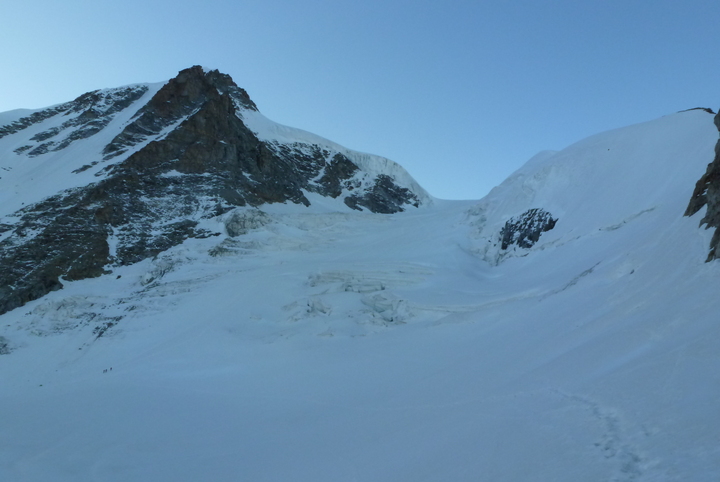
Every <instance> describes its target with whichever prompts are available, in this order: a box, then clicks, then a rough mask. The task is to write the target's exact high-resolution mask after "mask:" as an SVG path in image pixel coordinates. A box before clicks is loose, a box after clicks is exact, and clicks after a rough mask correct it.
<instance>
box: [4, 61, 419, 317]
mask: <svg viewBox="0 0 720 482" xmlns="http://www.w3.org/2000/svg"><path fill="white" fill-rule="evenodd" d="M147 91H148V87H147V86H141V87H137V88H126V89H125V90H116V91H95V92H91V93H88V94H85V95H84V96H81V97H79V98H78V99H76V100H75V101H73V103H71V104H67V105H66V104H64V105H63V106H62V108H61V109H60V110H58V109H57V108H53V109H50V110H47V112H45V113H43V114H37V113H36V114H33V115H31V116H30V117H29V118H28V119H29V120H23V119H21V121H19V122H18V123H16V124H17V125H11V126H4V127H2V126H0V135H6V136H12V135H16V134H17V135H21V134H20V131H21V130H23V129H24V128H26V127H27V125H31V124H41V125H43V124H42V123H43V122H45V121H48V122H54V121H51V120H50V118H51V117H54V116H56V115H58V114H60V113H62V112H73V113H74V115H75V116H76V117H73V119H80V120H78V121H73V122H76V124H73V125H75V126H76V127H77V126H80V127H79V128H78V129H76V130H75V131H73V132H77V134H73V135H70V136H67V137H66V140H67V139H70V142H72V141H78V142H82V140H83V139H85V138H86V137H88V136H90V135H96V134H98V133H99V132H100V131H101V130H103V129H104V128H105V127H106V126H108V125H110V123H111V122H112V121H113V119H114V117H115V115H116V114H118V113H119V112H121V111H124V109H129V108H130V106H131V105H132V106H133V107H132V108H133V109H137V110H136V111H135V112H134V113H132V114H131V113H130V112H129V111H128V112H126V114H124V119H125V120H123V121H122V122H121V121H118V122H115V123H114V124H113V126H114V127H113V130H110V129H108V131H106V132H118V131H120V132H119V133H118V134H117V135H115V136H114V137H112V138H110V135H108V134H104V135H106V136H107V140H106V141H104V142H106V143H105V144H100V145H101V146H102V145H104V148H101V152H97V151H95V152H96V154H88V152H93V151H91V150H87V149H81V150H78V151H74V152H78V153H81V155H82V156H83V160H82V162H84V163H85V165H83V166H82V167H81V168H79V169H74V170H72V172H73V173H77V174H79V173H81V172H83V171H85V170H87V169H90V168H92V167H93V166H96V165H98V164H100V163H104V164H105V167H104V168H102V169H100V170H98V171H97V172H96V173H95V176H97V177H96V179H97V181H96V182H92V183H90V184H87V185H85V186H81V187H75V188H72V189H65V190H60V191H59V192H57V193H56V194H55V195H53V196H50V197H48V198H46V199H44V200H42V201H41V202H38V203H35V204H31V205H26V206H25V207H24V208H23V209H21V210H19V211H17V212H15V213H11V214H10V215H9V216H7V218H6V219H12V222H9V223H5V222H4V223H0V264H1V265H2V266H3V267H4V269H3V270H2V271H1V272H0V314H2V313H4V312H6V311H8V310H11V309H13V308H16V307H18V306H21V305H23V304H24V303H26V302H28V301H31V300H34V299H37V298H39V297H41V296H43V295H45V294H46V293H48V292H49V291H52V290H56V289H60V288H61V287H62V280H63V279H66V280H79V279H84V278H88V277H95V276H100V275H102V274H104V273H108V272H110V271H111V270H112V268H113V266H120V265H127V264H132V263H136V262H139V261H142V260H143V259H146V258H148V257H153V256H157V255H158V254H160V253H162V252H163V251H165V250H167V249H169V248H171V247H173V246H175V245H178V244H180V243H182V242H183V241H184V240H186V239H188V238H207V237H212V236H223V235H227V234H228V233H223V232H221V231H220V230H218V231H208V230H207V229H202V228H200V227H199V226H200V222H201V221H202V220H204V219H209V218H214V217H218V216H223V215H224V214H225V213H228V212H229V211H232V210H234V209H236V208H238V207H242V206H248V205H249V206H254V207H258V206H261V205H263V204H266V203H283V202H292V203H296V204H303V205H305V206H309V205H310V201H309V200H308V198H307V197H306V195H305V194H306V193H307V192H311V193H315V194H319V195H322V196H325V197H328V198H334V199H338V201H340V202H341V203H343V204H344V205H345V206H347V207H350V208H352V209H356V210H363V209H366V210H369V211H372V212H375V213H395V212H398V211H402V210H404V209H406V208H408V207H418V206H419V205H420V203H421V197H419V196H418V193H416V192H414V191H413V190H412V189H413V188H414V186H415V184H414V181H413V184H408V183H407V182H405V183H404V184H403V181H398V179H396V177H395V176H394V172H399V171H400V170H401V168H399V166H396V165H393V166H394V167H391V168H390V169H389V170H388V168H387V166H388V165H390V164H392V163H391V161H387V160H383V162H382V163H379V164H378V166H376V168H374V167H373V166H370V168H369V169H368V166H367V165H364V168H361V167H360V166H359V165H358V164H356V163H355V162H353V161H352V160H351V159H350V158H349V157H348V155H351V156H352V154H351V151H347V150H344V149H343V148H340V147H339V146H337V145H335V144H332V143H331V142H329V141H327V142H326V143H325V144H322V140H320V138H317V139H318V141H317V142H315V141H312V142H308V141H307V140H299V141H287V140H267V139H265V140H261V139H260V138H258V136H257V135H256V133H255V132H253V131H252V130H251V129H250V128H249V127H248V126H247V125H246V124H245V122H244V120H243V112H244V113H248V112H250V113H254V114H257V115H260V114H259V113H257V107H256V106H255V104H254V103H253V101H252V100H251V99H250V97H249V96H248V95H247V93H246V92H245V91H244V90H243V89H241V88H240V87H238V86H237V85H236V84H235V82H234V81H233V80H232V79H231V78H230V76H228V75H226V74H222V73H220V72H218V71H217V70H212V71H205V70H204V69H202V68H201V67H198V66H195V67H191V68H189V69H185V70H183V71H181V72H180V73H178V75H177V76H176V77H175V78H173V79H171V80H170V81H168V82H167V83H166V84H164V85H163V86H162V87H160V88H159V90H157V91H155V93H154V95H153V96H152V97H151V98H150V99H149V100H143V102H144V104H143V105H141V106H139V107H138V102H136V101H138V99H140V98H141V97H142V96H143V95H144V94H145V93H146V92H147ZM113 92H114V93H113ZM127 119H129V120H127ZM268 122H271V121H268ZM52 125H53V126H55V127H51V128H48V130H47V132H49V133H50V134H49V135H48V136H47V137H45V138H43V139H41V137H43V136H40V137H38V136H37V135H36V136H35V137H34V138H33V139H35V142H41V141H42V142H46V145H45V148H43V149H44V150H43V149H40V150H38V151H37V152H38V155H39V156H52V155H53V152H54V151H53V150H55V149H60V148H65V147H67V146H68V145H69V144H67V143H65V142H57V143H55V142H56V141H54V140H53V139H50V138H51V137H53V136H57V135H59V133H60V132H61V131H62V129H60V130H58V131H57V132H56V130H54V129H56V126H57V123H56V122H55V123H54V124H52ZM63 126H65V123H64V124H62V125H61V126H60V127H62V128H65V127H63ZM36 138H37V139H36ZM38 139H39V140H38ZM48 139H49V140H48ZM108 140H109V142H108ZM47 142H52V144H47ZM31 147H32V146H31ZM33 149H37V146H36V147H34V148H33ZM40 151H42V152H40ZM13 155H27V153H24V151H21V152H19V153H18V152H15V154H13ZM69 157H72V156H64V157H63V159H67V158H69ZM45 159H47V158H45ZM74 162H77V160H76V161H74ZM402 172H404V171H402ZM406 177H407V178H409V176H406ZM30 188H31V187H30ZM417 189H420V188H419V187H418V188H417ZM216 224H217V225H218V226H222V223H216Z"/></svg>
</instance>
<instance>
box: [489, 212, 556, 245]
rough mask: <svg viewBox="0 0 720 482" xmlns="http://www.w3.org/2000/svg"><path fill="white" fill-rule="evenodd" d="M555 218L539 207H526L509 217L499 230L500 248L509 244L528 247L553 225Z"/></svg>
mask: <svg viewBox="0 0 720 482" xmlns="http://www.w3.org/2000/svg"><path fill="white" fill-rule="evenodd" d="M555 223H557V219H553V217H552V215H551V214H550V213H549V212H547V211H545V210H543V209H540V208H534V209H528V210H527V211H525V212H524V213H522V214H521V215H519V216H515V217H513V218H510V219H509V220H508V221H507V222H506V223H505V226H503V228H502V230H500V239H501V243H502V245H501V248H502V249H508V247H510V245H513V244H514V245H517V246H519V247H521V248H526V249H527V248H530V247H532V246H533V245H534V244H535V243H537V242H538V240H539V239H540V235H541V234H542V233H544V232H546V231H550V230H551V229H552V228H554V227H555Z"/></svg>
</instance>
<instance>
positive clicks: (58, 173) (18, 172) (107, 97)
mask: <svg viewBox="0 0 720 482" xmlns="http://www.w3.org/2000/svg"><path fill="white" fill-rule="evenodd" d="M163 85H164V83H156V84H136V85H130V86H126V87H119V88H115V89H104V90H98V91H94V92H89V93H87V94H84V95H82V96H80V97H78V98H77V99H75V100H74V101H72V102H67V103H65V104H59V105H56V106H52V107H48V108H45V109H36V110H25V109H21V110H15V111H11V112H6V113H3V114H0V216H7V215H9V214H11V213H14V212H15V211H17V210H18V209H20V208H22V207H23V206H27V205H30V204H34V203H37V202H39V201H41V200H42V199H44V198H46V197H49V196H52V195H54V194H57V193H58V192H61V191H64V190H67V189H71V188H75V187H80V186H86V185H87V184H89V183H91V182H96V181H98V180H99V179H101V178H103V177H104V175H103V171H102V170H103V169H104V168H106V167H108V165H110V164H113V163H115V162H118V161H122V160H123V159H124V158H118V159H114V160H113V161H112V162H99V161H102V154H101V153H102V150H103V149H104V148H105V146H106V145H107V144H109V143H110V141H111V140H112V139H113V138H114V137H115V136H116V135H118V134H119V133H120V132H121V131H122V129H123V128H124V127H125V125H126V124H127V123H129V121H130V119H131V118H132V117H133V116H134V115H135V113H136V112H137V111H138V109H139V108H140V107H142V106H143V105H144V104H145V103H147V102H148V101H149V100H150V99H151V98H152V97H153V95H155V93H157V91H158V90H159V89H160V88H161V87H162V86H163ZM93 163H94V164H93ZM0 222H1V221H0Z"/></svg>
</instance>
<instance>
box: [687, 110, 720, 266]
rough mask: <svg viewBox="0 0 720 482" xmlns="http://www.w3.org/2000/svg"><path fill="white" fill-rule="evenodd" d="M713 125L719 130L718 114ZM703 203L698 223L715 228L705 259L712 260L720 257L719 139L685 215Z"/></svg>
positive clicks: (719, 119) (700, 206) (694, 211)
mask: <svg viewBox="0 0 720 482" xmlns="http://www.w3.org/2000/svg"><path fill="white" fill-rule="evenodd" d="M715 125H716V126H717V128H718V130H720V114H717V115H716V116H715ZM705 205H707V211H706V213H705V216H704V217H703V218H702V219H701V220H700V225H701V226H702V225H703V224H705V225H706V226H705V227H706V229H709V228H716V229H715V234H714V235H713V237H712V240H711V241H710V251H709V252H708V257H707V261H712V260H714V259H717V258H720V229H717V228H718V227H720V140H718V142H717V144H715V159H714V160H713V162H711V163H710V164H708V167H707V170H706V171H705V174H703V175H702V177H701V178H700V179H699V180H698V182H697V183H696V184H695V190H694V191H693V194H692V197H691V198H690V203H689V204H688V207H687V210H686V211H685V216H692V215H693V214H695V213H697V212H698V211H699V210H700V209H702V207H703V206H705Z"/></svg>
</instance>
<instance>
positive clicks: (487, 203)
mask: <svg viewBox="0 0 720 482" xmlns="http://www.w3.org/2000/svg"><path fill="white" fill-rule="evenodd" d="M716 139H717V131H716V130H715V129H714V126H713V123H712V115H710V114H708V113H707V112H705V111H702V110H693V111H687V112H681V113H677V114H673V115H669V116H666V117H663V118H660V119H657V120H654V121H650V122H645V123H642V124H637V125H634V126H630V127H625V128H621V129H616V130H613V131H609V132H604V133H602V134H597V135H595V136H592V137H589V138H587V139H585V140H583V141H580V142H578V143H576V144H574V145H572V146H570V147H568V148H566V149H564V150H562V151H560V152H543V153H541V154H539V155H538V156H536V157H535V158H533V159H531V160H530V161H529V162H528V163H527V164H526V165H525V166H523V167H522V168H520V169H519V170H518V171H516V172H515V173H514V174H512V175H511V176H510V177H509V178H508V179H506V180H505V181H504V182H503V183H502V184H500V185H499V186H498V187H496V188H494V189H493V190H492V191H491V192H490V193H489V194H488V196H486V197H485V198H484V199H483V200H482V201H481V202H480V203H478V204H477V206H475V207H474V208H473V209H472V210H471V214H470V216H471V219H472V222H474V223H475V225H476V226H477V230H478V231H477V241H476V243H475V245H474V249H475V250H477V252H479V253H481V255H482V256H483V257H484V258H485V259H487V260H488V261H490V262H492V263H497V262H499V261H501V260H502V259H505V258H506V257H507V256H512V255H521V256H522V255H525V254H527V253H528V250H527V249H524V248H519V249H518V248H517V247H511V248H510V249H502V243H501V242H500V241H501V239H500V238H501V235H500V233H501V232H502V230H503V227H504V226H505V223H506V222H507V221H508V220H509V219H510V218H511V217H513V216H520V215H522V214H523V213H525V212H526V211H528V210H530V209H534V208H539V209H543V210H545V211H547V212H549V213H550V214H551V215H552V216H553V217H554V218H557V219H558V221H557V224H556V225H555V226H554V227H553V229H552V230H550V231H548V232H546V233H543V234H542V235H541V236H540V239H539V242H538V243H537V244H536V245H535V246H534V247H533V248H532V249H535V250H542V249H545V248H547V247H549V246H556V245H559V244H565V243H568V242H575V241H576V240H580V239H583V238H587V237H592V236H596V235H598V234H600V233H602V232H606V231H612V230H615V229H618V228H620V227H622V226H625V225H627V224H629V223H633V222H635V221H637V220H639V219H641V218H643V217H653V218H655V219H657V221H658V223H660V224H662V223H667V224H668V226H669V224H670V223H671V222H672V221H673V220H675V219H676V218H677V215H678V212H679V210H680V206H682V205H683V203H682V200H683V199H686V200H687V199H689V198H690V195H691V194H692V189H693V186H694V182H695V180H697V178H698V177H699V174H698V173H700V174H702V172H703V171H704V166H705V165H707V162H708V160H712V158H713V155H714V154H713V145H714V141H715V140H716ZM685 203H686V204H687V201H685ZM681 214H682V213H681Z"/></svg>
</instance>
